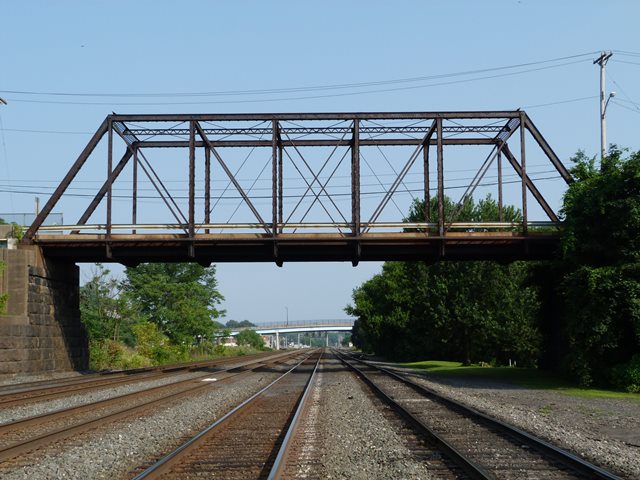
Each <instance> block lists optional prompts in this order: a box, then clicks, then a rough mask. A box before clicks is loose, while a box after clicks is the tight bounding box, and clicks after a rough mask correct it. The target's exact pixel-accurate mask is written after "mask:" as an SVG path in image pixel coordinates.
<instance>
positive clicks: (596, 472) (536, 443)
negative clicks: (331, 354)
mask: <svg viewBox="0 0 640 480" xmlns="http://www.w3.org/2000/svg"><path fill="white" fill-rule="evenodd" d="M338 355H339V354H338ZM350 358H351V359H352V360H354V361H356V362H360V363H363V364H365V365H367V366H369V367H371V368H374V369H376V370H378V371H381V372H383V373H386V374H388V375H389V376H391V377H393V378H394V379H396V380H398V381H400V382H402V383H404V384H405V385H407V386H409V387H411V388H412V389H414V390H415V391H416V392H418V393H420V394H422V395H425V396H428V397H432V398H435V399H436V400H437V401H438V402H440V403H441V404H444V405H445V406H448V407H449V408H452V409H454V410H456V411H458V412H459V413H462V414H463V415H466V416H468V417H472V418H475V419H479V420H481V421H482V422H483V423H484V424H485V425H488V426H490V427H493V428H496V429H497V430H499V431H501V432H503V433H506V434H507V435H509V436H511V437H515V438H516V439H518V441H521V442H524V443H526V444H529V445H532V446H533V447H534V448H536V449H537V450H538V451H542V452H543V453H545V454H547V455H549V456H551V457H552V458H554V459H555V460H557V461H559V462H560V463H563V464H564V465H565V466H568V467H570V468H572V469H573V470H575V471H576V472H578V473H580V474H583V475H586V476H588V477H589V478H598V479H606V480H622V478H621V477H619V476H617V475H615V474H613V473H611V472H609V471H607V470H605V469H603V468H601V467H598V466H597V465H594V464H592V463H590V462H588V461H586V460H584V459H583V458H580V457H579V456H577V455H574V454H573V453H571V452H568V451H566V450H564V449H562V448H560V447H557V446H555V445H552V444H551V443H549V442H547V441H545V440H542V439H541V438H538V437H536V436H534V435H532V434H530V433H528V432H525V431H524V430H522V429H520V428H518V427H515V426H513V425H509V424H507V423H504V422H502V421H500V420H498V419H495V418H493V417H491V416H489V415H487V414H484V413H482V412H480V411H478V410H476V409H474V408H471V407H468V406H466V405H464V404H462V403H460V402H457V401H455V400H452V399H450V398H447V397H444V396H442V395H440V394H439V393H437V392H436V391H434V390H431V389H430V388H428V387H425V386H424V385H420V384H417V383H415V382H413V381H411V380H409V379H408V378H406V377H405V376H403V375H400V374H399V373H397V372H394V371H392V370H389V369H388V368H384V367H380V366H378V365H375V364H372V363H371V362H367V361H365V360H362V359H358V358H355V357H350Z"/></svg>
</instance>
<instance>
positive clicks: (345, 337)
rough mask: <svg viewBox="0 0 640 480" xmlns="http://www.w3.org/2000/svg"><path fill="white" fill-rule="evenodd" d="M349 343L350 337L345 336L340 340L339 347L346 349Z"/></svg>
mask: <svg viewBox="0 0 640 480" xmlns="http://www.w3.org/2000/svg"><path fill="white" fill-rule="evenodd" d="M350 343H351V335H349V334H347V335H345V336H344V337H343V338H342V341H341V342H340V345H342V346H343V347H348V346H349V344H350Z"/></svg>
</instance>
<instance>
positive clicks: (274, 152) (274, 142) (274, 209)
mask: <svg viewBox="0 0 640 480" xmlns="http://www.w3.org/2000/svg"><path fill="white" fill-rule="evenodd" d="M271 130H272V136H271V215H272V216H271V218H272V224H273V226H272V227H271V230H272V233H273V236H274V237H275V236H276V235H277V234H278V178H279V177H278V122H277V120H273V123H272V127H271Z"/></svg>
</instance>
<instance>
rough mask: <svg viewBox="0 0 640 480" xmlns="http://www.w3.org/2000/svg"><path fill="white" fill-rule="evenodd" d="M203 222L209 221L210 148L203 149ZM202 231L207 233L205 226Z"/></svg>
mask: <svg viewBox="0 0 640 480" xmlns="http://www.w3.org/2000/svg"><path fill="white" fill-rule="evenodd" d="M204 223H211V150H209V149H208V148H206V147H205V149H204ZM204 233H209V229H208V228H205V230H204Z"/></svg>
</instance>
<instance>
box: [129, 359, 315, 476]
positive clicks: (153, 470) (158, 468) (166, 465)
mask: <svg viewBox="0 0 640 480" xmlns="http://www.w3.org/2000/svg"><path fill="white" fill-rule="evenodd" d="M312 354H313V352H312V353H311V354H309V355H308V356H307V357H305V358H304V359H303V360H302V361H300V362H298V363H297V364H296V365H294V366H293V367H291V368H290V369H289V370H287V371H286V372H285V373H284V374H282V375H281V376H280V377H278V378H276V379H275V380H274V381H273V382H271V383H269V384H268V385H267V386H265V387H264V388H262V389H261V390H260V391H258V392H256V393H255V394H253V395H252V396H251V397H249V398H247V399H246V400H244V401H243V402H241V403H240V404H238V405H237V406H235V407H234V408H232V409H231V410H229V411H228V412H227V413H226V414H224V415H223V416H222V417H220V418H219V419H218V420H216V421H215V422H213V423H212V424H211V425H209V426H208V427H206V428H205V429H204V430H202V431H200V432H199V433H198V434H197V435H195V436H194V437H192V438H191V439H189V440H188V441H187V442H185V443H183V444H182V445H180V446H179V447H178V448H176V449H175V450H173V451H172V452H171V453H169V454H167V455H165V456H164V457H162V458H161V459H160V460H158V461H157V462H156V463H154V464H153V465H151V466H150V467H148V468H147V469H146V470H144V471H143V472H141V473H139V474H138V475H136V476H135V477H133V479H132V480H142V479H145V478H156V477H159V476H160V475H162V474H163V473H166V472H168V471H169V469H170V468H171V467H172V466H173V465H174V463H175V462H176V460H177V459H178V458H179V457H180V456H181V455H182V454H183V453H184V452H185V451H187V450H188V449H189V448H191V447H193V446H194V445H196V444H197V443H198V442H199V441H200V440H202V439H203V438H204V437H205V436H206V435H207V434H208V433H209V432H211V431H212V430H214V429H215V428H217V427H219V426H220V425H222V424H223V423H225V422H226V421H228V420H229V419H230V418H232V417H233V416H234V415H235V414H236V413H238V412H240V411H241V410H242V409H243V408H245V407H246V406H247V405H249V404H251V403H252V402H253V401H254V400H256V399H257V398H259V397H260V396H262V395H263V394H264V393H265V392H267V391H268V390H269V389H270V388H271V387H273V386H274V385H275V384H277V383H278V382H279V381H280V380H282V379H283V378H285V377H286V376H287V375H289V374H290V373H291V372H293V371H294V370H295V369H297V368H298V367H299V366H300V365H302V364H303V363H304V362H305V361H306V360H308V359H309V358H310V357H311V355H312ZM319 361H320V357H319V358H318V362H319Z"/></svg>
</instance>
